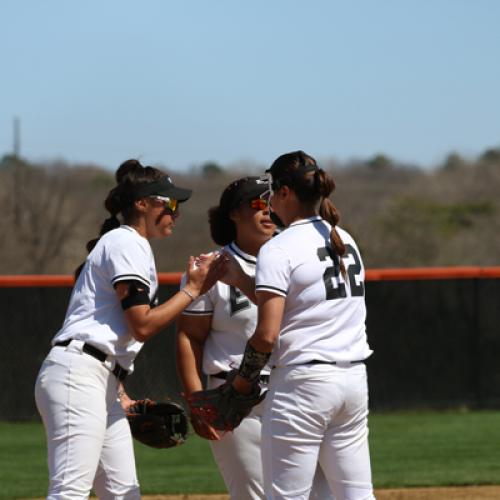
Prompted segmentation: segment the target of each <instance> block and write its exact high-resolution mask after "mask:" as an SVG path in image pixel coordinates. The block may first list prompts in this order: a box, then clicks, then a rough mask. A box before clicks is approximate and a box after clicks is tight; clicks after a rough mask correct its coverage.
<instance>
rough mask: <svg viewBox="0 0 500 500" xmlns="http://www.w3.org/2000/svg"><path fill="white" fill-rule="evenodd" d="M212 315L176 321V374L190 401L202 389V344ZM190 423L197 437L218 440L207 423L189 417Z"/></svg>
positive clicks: (218, 437)
mask: <svg viewBox="0 0 500 500" xmlns="http://www.w3.org/2000/svg"><path fill="white" fill-rule="evenodd" d="M211 324H212V315H211V314H207V315H203V316H188V315H181V316H180V317H179V319H178V320H177V345H176V349H177V351H176V355H177V373H178V374H179V378H180V379H181V383H182V387H183V389H184V394H183V395H184V397H185V398H186V399H187V400H189V396H190V395H191V394H192V393H193V392H195V391H201V390H202V389H203V383H202V366H201V365H202V359H203V345H204V344H205V341H206V339H207V337H208V335H209V333H210V330H211ZM190 418H191V424H192V426H193V429H194V431H195V432H196V434H198V436H200V437H202V438H204V439H209V440H215V441H217V440H219V439H220V436H219V434H218V433H217V431H216V430H215V429H214V428H213V427H212V426H210V425H208V424H207V423H206V422H204V421H202V420H201V419H199V418H197V417H196V416H193V415H191V416H190Z"/></svg>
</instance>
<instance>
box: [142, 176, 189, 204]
mask: <svg viewBox="0 0 500 500" xmlns="http://www.w3.org/2000/svg"><path fill="white" fill-rule="evenodd" d="M192 193H193V191H192V190H191V189H184V188H181V187H177V186H175V185H174V183H173V182H172V179H171V178H170V177H169V176H168V175H166V176H165V177H162V178H161V179H158V180H157V181H153V182H148V183H147V184H144V185H142V186H139V187H138V188H137V189H135V190H134V198H135V199H136V200H137V199H139V198H143V197H144V196H155V195H156V196H166V197H168V198H173V199H174V200H177V201H179V202H182V201H186V200H188V199H189V198H190V197H191V194H192Z"/></svg>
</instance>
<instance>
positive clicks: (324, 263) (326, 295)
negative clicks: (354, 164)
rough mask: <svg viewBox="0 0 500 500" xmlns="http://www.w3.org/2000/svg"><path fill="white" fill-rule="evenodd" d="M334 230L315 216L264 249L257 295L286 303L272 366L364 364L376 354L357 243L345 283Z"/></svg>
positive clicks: (348, 241)
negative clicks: (334, 249)
mask: <svg viewBox="0 0 500 500" xmlns="http://www.w3.org/2000/svg"><path fill="white" fill-rule="evenodd" d="M330 230H331V226H330V224H328V223H327V222H326V221H324V220H323V219H322V218H321V217H319V216H315V217H311V218H309V219H304V220H300V221H297V222H294V223H293V224H291V225H290V226H289V227H288V228H287V229H286V230H284V231H283V232H282V233H280V234H279V235H277V236H275V237H274V238H273V239H271V240H270V241H268V242H267V243H266V244H265V245H264V246H262V248H261V249H260V252H259V255H258V259H257V271H256V282H255V285H256V286H255V289H256V292H259V291H267V292H271V293H275V294H277V295H281V296H283V297H285V298H286V300H285V310H284V315H283V319H282V322H281V330H280V335H279V338H278V341H277V343H276V345H275V347H274V350H273V354H272V357H271V361H270V364H271V365H276V366H286V365H295V364H302V363H307V362H309V361H312V360H321V361H339V362H342V361H360V360H364V359H366V358H367V357H368V356H369V355H370V354H371V353H372V351H371V350H370V348H369V347H368V343H367V340H366V329H365V319H366V307H365V298H364V278H365V269H364V266H363V262H362V261H361V257H360V254H359V250H358V247H357V245H356V243H355V242H354V240H353V238H352V237H351V236H350V235H349V234H348V233H347V232H346V231H344V230H342V229H341V228H338V227H337V232H338V234H339V235H340V237H341V239H342V241H343V242H344V244H345V245H346V256H345V257H344V258H343V262H344V265H345V268H346V270H347V274H346V278H347V279H346V280H344V278H343V276H342V274H341V272H340V266H339V258H338V257H337V255H335V254H334V253H333V252H332V249H331V245H330Z"/></svg>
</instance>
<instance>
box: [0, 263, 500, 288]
mask: <svg viewBox="0 0 500 500" xmlns="http://www.w3.org/2000/svg"><path fill="white" fill-rule="evenodd" d="M181 276H182V273H159V274H158V279H159V282H160V284H161V285H178V284H179V282H180V280H181ZM471 278H500V267H475V266H470V267H418V268H406V269H368V270H367V271H366V280H367V281H413V280H441V279H471ZM73 283H74V278H73V276H71V275H62V274H57V275H53V274H52V275H51V274H19V275H4V276H1V275H0V288H20V287H65V286H68V287H71V286H73Z"/></svg>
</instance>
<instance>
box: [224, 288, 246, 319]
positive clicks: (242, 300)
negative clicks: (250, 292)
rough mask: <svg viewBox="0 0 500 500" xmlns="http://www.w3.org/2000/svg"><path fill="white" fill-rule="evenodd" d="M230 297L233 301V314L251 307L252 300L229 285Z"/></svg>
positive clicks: (231, 301)
mask: <svg viewBox="0 0 500 500" xmlns="http://www.w3.org/2000/svg"><path fill="white" fill-rule="evenodd" d="M229 299H230V303H231V316H232V315H233V314H235V313H237V312H238V311H241V310H243V309H248V308H249V307H250V301H249V300H248V299H247V297H246V295H244V294H242V293H241V292H240V291H239V290H238V289H237V288H236V287H234V286H230V287H229Z"/></svg>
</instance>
